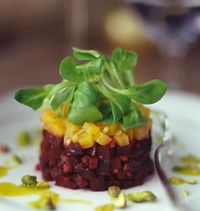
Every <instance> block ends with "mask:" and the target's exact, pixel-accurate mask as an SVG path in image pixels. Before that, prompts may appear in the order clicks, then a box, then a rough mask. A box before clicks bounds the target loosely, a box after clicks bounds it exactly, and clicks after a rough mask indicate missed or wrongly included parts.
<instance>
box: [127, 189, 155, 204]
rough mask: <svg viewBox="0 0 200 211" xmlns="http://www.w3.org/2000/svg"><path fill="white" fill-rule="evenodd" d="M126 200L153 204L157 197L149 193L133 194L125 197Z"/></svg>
mask: <svg viewBox="0 0 200 211" xmlns="http://www.w3.org/2000/svg"><path fill="white" fill-rule="evenodd" d="M127 199H128V200H129V201H132V202H137V203H140V202H146V201H148V202H153V201H156V200H157V197H156V196H155V195H154V194H153V193H152V192H151V191H143V192H133V193H129V194H128V195H127Z"/></svg>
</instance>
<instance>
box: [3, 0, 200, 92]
mask: <svg viewBox="0 0 200 211" xmlns="http://www.w3.org/2000/svg"><path fill="white" fill-rule="evenodd" d="M199 35H200V1H198V0H197V1H196V0H190V1H189V0H188V1H187V0H177V1H176V0H146V1H145V0H138V1H137V0H109V1H108V0H101V1H98V0H42V1H41V0H34V1H26V0H18V1H13V0H0V95H4V94H6V93H7V92H9V91H11V90H14V89H17V88H20V87H24V86H38V85H42V84H45V83H55V82H57V81H59V80H60V77H59V74H58V65H59V62H60V61H61V59H62V58H63V57H64V56H66V55H67V54H69V53H71V47H73V46H76V47H79V48H85V49H97V50H99V51H101V52H103V53H105V54H109V53H110V52H111V50H112V49H113V48H114V47H123V48H127V49H129V50H135V51H137V52H138V54H139V63H138V66H137V69H136V78H137V82H138V83H139V82H144V81H146V80H150V79H153V78H159V79H164V80H166V81H167V82H168V83H169V86H170V88H171V89H174V90H175V89H176V90H177V89H178V90H184V91H190V92H194V93H197V94H200V36H199Z"/></svg>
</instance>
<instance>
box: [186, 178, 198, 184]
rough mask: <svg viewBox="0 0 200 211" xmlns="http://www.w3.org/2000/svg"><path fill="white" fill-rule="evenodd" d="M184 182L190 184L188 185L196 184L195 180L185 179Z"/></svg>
mask: <svg viewBox="0 0 200 211" xmlns="http://www.w3.org/2000/svg"><path fill="white" fill-rule="evenodd" d="M185 182H186V183H187V184H190V185H196V184H197V180H196V179H187V180H185Z"/></svg>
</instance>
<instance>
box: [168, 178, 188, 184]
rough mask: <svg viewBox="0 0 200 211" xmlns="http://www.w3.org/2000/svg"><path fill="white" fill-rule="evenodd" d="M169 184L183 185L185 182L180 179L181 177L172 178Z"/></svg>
mask: <svg viewBox="0 0 200 211" xmlns="http://www.w3.org/2000/svg"><path fill="white" fill-rule="evenodd" d="M169 183H170V184H171V185H182V184H184V183H185V180H184V179H182V178H180V177H170V178H169Z"/></svg>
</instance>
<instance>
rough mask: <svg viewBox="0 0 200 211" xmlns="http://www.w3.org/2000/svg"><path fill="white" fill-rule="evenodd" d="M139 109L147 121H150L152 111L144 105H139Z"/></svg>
mask: <svg viewBox="0 0 200 211" xmlns="http://www.w3.org/2000/svg"><path fill="white" fill-rule="evenodd" d="M139 108H140V110H141V112H142V113H143V115H144V117H145V118H146V119H149V117H150V112H151V110H150V109H149V108H147V107H146V106H143V105H139Z"/></svg>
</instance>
